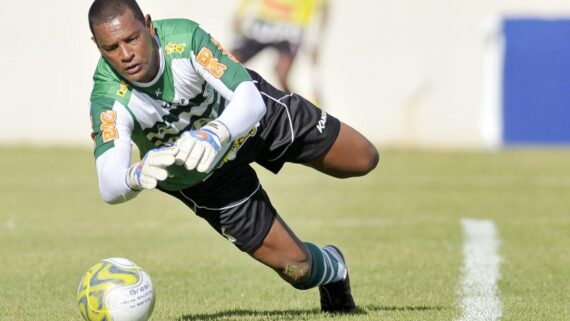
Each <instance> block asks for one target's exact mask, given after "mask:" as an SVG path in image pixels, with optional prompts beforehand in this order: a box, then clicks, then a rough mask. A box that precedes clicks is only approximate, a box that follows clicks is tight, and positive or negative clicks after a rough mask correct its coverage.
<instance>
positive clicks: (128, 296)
mask: <svg viewBox="0 0 570 321" xmlns="http://www.w3.org/2000/svg"><path fill="white" fill-rule="evenodd" d="M154 299H155V293H154V288H153V286H152V281H151V280H150V277H149V276H148V274H147V273H146V272H145V271H143V269H142V268H141V267H140V266H138V265H136V264H135V263H133V262H132V261H131V260H128V259H124V258H110V259H104V260H102V261H101V262H99V263H97V264H95V265H94V266H92V267H91V268H90V269H89V270H88V271H87V272H86V273H85V275H83V278H82V279H81V282H80V283H79V289H78V290H77V301H78V303H79V312H81V315H83V318H85V320H86V321H146V320H148V318H149V317H150V315H151V314H152V310H153V308H154Z"/></svg>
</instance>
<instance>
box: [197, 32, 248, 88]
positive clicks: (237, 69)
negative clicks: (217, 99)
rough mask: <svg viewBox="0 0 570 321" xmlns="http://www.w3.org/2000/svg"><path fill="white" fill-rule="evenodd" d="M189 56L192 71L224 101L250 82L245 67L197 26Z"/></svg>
mask: <svg viewBox="0 0 570 321" xmlns="http://www.w3.org/2000/svg"><path fill="white" fill-rule="evenodd" d="M190 55H191V59H192V64H193V66H194V69H195V70H196V71H197V72H198V74H200V76H202V78H204V79H205V80H206V81H207V82H208V83H209V84H210V85H212V87H214V89H215V90H216V91H217V92H219V93H220V94H222V96H224V98H225V99H231V97H232V96H233V92H234V91H235V89H236V88H237V87H238V86H239V85H240V84H241V83H242V82H244V81H251V77H250V76H249V74H248V72H247V71H246V69H245V67H244V66H243V65H242V64H241V63H240V62H239V61H238V60H237V59H236V58H235V57H234V56H233V55H232V54H231V53H230V52H228V51H227V50H226V49H224V48H223V47H222V45H221V44H220V43H219V42H218V41H217V40H215V39H214V38H212V36H211V35H210V34H209V33H207V32H206V31H204V30H203V29H202V28H201V27H200V26H198V27H197V28H196V29H195V30H194V33H193V37H192V43H191V50H190Z"/></svg>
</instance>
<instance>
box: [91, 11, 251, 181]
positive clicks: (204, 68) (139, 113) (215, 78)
mask: <svg viewBox="0 0 570 321" xmlns="http://www.w3.org/2000/svg"><path fill="white" fill-rule="evenodd" d="M154 26H155V29H156V35H157V37H156V38H157V41H158V42H159V45H160V70H159V73H158V75H157V76H156V77H155V79H153V80H152V81H151V82H149V83H145V84H142V83H135V82H133V83H129V82H127V81H125V80H123V79H122V78H121V77H120V76H119V74H117V73H116V72H115V71H114V70H113V69H112V68H111V66H110V65H109V64H107V62H106V61H105V60H104V59H103V58H101V59H100V61H99V64H98V66H97V69H96V71H95V75H94V77H93V79H94V82H95V83H94V86H93V91H92V93H91V104H90V109H91V119H92V126H93V134H92V137H93V139H94V141H95V157H96V158H98V157H100V156H101V155H103V154H104V153H106V152H107V151H109V150H110V149H113V148H117V146H120V145H121V144H125V141H128V143H129V144H130V141H131V140H132V141H133V142H134V143H135V144H136V145H137V147H138V148H139V150H140V152H141V156H142V155H144V154H146V153H147V152H148V151H149V150H151V149H153V148H156V147H160V146H163V145H169V144H172V143H174V142H175V141H176V140H177V139H178V138H179V136H180V134H182V133H183V132H184V131H187V130H191V129H197V128H200V127H202V126H203V125H204V124H206V123H207V122H209V121H211V120H213V119H215V118H217V117H218V116H219V115H220V114H221V113H222V112H223V111H224V108H225V107H226V106H227V104H228V101H229V100H230V99H231V98H232V95H233V93H234V90H235V89H236V88H237V86H238V85H239V84H240V83H242V82H244V81H251V78H250V76H249V74H248V72H247V71H246V69H245V68H244V67H243V66H242V65H241V64H240V63H239V62H238V61H237V60H236V59H235V58H234V57H233V56H231V54H229V53H228V52H227V51H226V50H224V49H223V48H222V47H221V45H220V44H219V43H218V42H217V41H216V40H215V39H213V38H212V37H211V36H210V35H209V34H208V33H207V32H205V31H204V30H203V29H202V28H200V26H199V25H198V24H197V23H195V22H193V21H191V20H185V19H169V20H159V21H155V22H154ZM221 154H223V153H221ZM168 171H169V178H168V179H167V180H165V181H163V182H160V184H159V185H160V186H161V187H162V188H164V189H166V190H180V189H182V188H187V187H190V186H192V185H195V184H197V183H198V182H200V181H202V180H203V179H204V178H205V176H207V175H208V174H207V173H199V172H197V171H188V170H186V169H185V168H184V167H183V166H176V165H173V166H171V167H170V168H169V169H168Z"/></svg>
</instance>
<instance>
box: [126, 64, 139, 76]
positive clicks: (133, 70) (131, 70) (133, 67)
mask: <svg viewBox="0 0 570 321" xmlns="http://www.w3.org/2000/svg"><path fill="white" fill-rule="evenodd" d="M141 69H142V65H141V64H134V65H131V66H128V67H127V68H125V71H126V72H127V73H128V74H129V75H134V74H136V73H138V72H139V71H141Z"/></svg>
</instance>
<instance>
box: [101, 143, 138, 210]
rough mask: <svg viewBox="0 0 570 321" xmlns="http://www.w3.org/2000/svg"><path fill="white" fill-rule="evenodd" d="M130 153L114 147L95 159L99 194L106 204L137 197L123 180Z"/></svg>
mask: <svg viewBox="0 0 570 321" xmlns="http://www.w3.org/2000/svg"><path fill="white" fill-rule="evenodd" d="M122 149H124V150H122ZM130 153H131V151H130V148H128V150H127V148H124V147H123V148H120V147H114V148H112V149H110V150H108V151H106V152H105V153H104V154H103V155H101V156H99V157H98V158H97V161H96V165H97V176H98V179H99V192H100V193H101V197H102V198H103V200H104V201H105V202H106V203H108V204H119V203H123V202H126V201H128V200H130V199H132V198H134V197H136V196H137V195H138V192H137V191H134V190H132V189H130V188H129V186H128V185H127V183H126V180H125V177H126V176H127V172H128V170H129V162H130Z"/></svg>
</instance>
